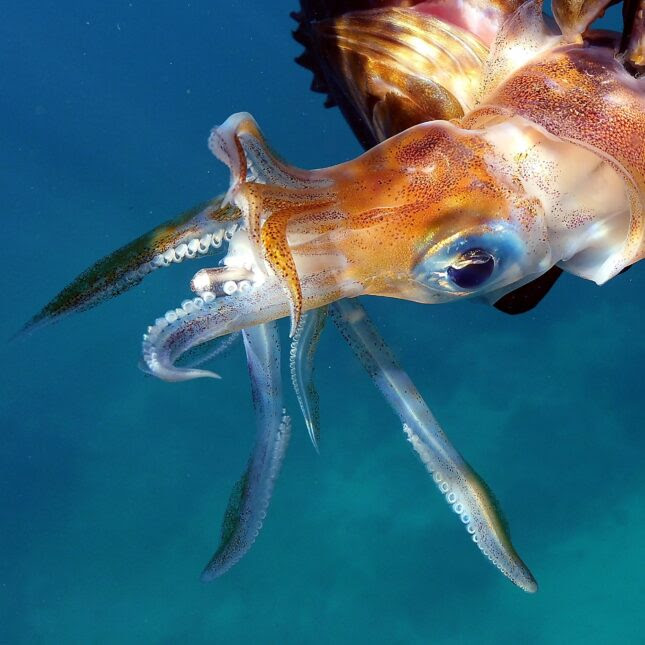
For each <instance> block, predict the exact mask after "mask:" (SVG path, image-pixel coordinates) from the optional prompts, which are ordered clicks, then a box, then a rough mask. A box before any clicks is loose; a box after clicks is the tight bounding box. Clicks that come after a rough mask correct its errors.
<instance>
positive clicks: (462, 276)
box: [447, 248, 495, 289]
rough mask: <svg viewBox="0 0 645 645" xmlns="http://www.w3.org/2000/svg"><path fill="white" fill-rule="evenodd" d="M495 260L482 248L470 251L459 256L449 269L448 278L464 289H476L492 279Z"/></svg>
mask: <svg viewBox="0 0 645 645" xmlns="http://www.w3.org/2000/svg"><path fill="white" fill-rule="evenodd" d="M494 269H495V258H494V257H493V255H491V254H490V253H489V252H488V251H486V250H484V249H480V248H474V249H469V250H468V251H464V252H463V253H460V254H459V257H458V259H457V261H456V262H454V263H453V264H451V265H450V266H449V267H448V269H447V274H448V277H449V278H450V280H451V281H452V282H454V283H455V284H456V285H457V286H458V287H461V288H462V289H475V288H477V287H480V286H481V285H482V284H484V283H485V282H486V281H487V280H488V278H490V277H491V275H492V274H493V271H494Z"/></svg>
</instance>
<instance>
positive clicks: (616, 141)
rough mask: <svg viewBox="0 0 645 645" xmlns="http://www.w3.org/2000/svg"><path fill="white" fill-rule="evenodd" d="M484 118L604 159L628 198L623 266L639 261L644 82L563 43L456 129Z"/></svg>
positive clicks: (643, 250)
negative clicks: (533, 126) (502, 119)
mask: <svg viewBox="0 0 645 645" xmlns="http://www.w3.org/2000/svg"><path fill="white" fill-rule="evenodd" d="M491 114H499V115H503V116H509V115H513V114H520V115H522V116H523V117H525V118H527V119H529V120H530V121H533V122H535V123H537V124H539V125H540V126H542V127H543V128H545V129H546V130H548V131H549V132H550V133H551V134H553V135H555V136H557V137H560V138H562V139H564V140H567V141H573V142H576V143H577V144H579V145H582V146H585V147H588V148H590V149H591V150H593V151H595V152H596V153H597V154H599V155H602V156H603V157H604V158H606V159H610V160H612V161H613V163H614V165H615V167H616V168H617V169H618V170H619V171H620V172H621V174H622V175H623V176H624V179H625V183H626V186H627V187H628V190H629V191H630V194H631V214H632V219H631V227H630V232H629V239H628V240H627V241H626V249H625V257H624V266H627V265H629V264H633V263H634V262H637V261H638V260H641V259H642V258H643V257H644V256H645V225H644V223H643V217H644V215H643V211H644V208H645V204H644V200H645V79H636V78H634V77H632V76H630V75H629V74H628V73H627V72H626V71H625V69H624V68H623V67H622V65H620V63H619V62H618V61H617V60H616V59H615V57H614V56H613V53H612V52H611V50H609V49H606V48H600V47H584V46H582V45H566V46H563V47H558V48H556V49H554V50H553V51H551V52H549V53H548V55H547V56H545V57H543V58H541V59H540V60H537V61H532V62H531V63H529V64H528V65H526V66H525V67H523V68H521V69H520V70H518V71H517V72H516V73H515V74H513V75H512V76H511V77H510V78H509V79H508V80H507V81H506V82H505V83H503V84H502V85H501V86H500V87H499V88H498V89H497V90H496V91H495V92H494V93H493V94H492V95H490V96H488V97H487V98H486V100H485V104H484V105H482V106H480V107H478V108H477V109H475V110H474V111H473V112H471V113H470V114H469V115H468V116H467V117H466V118H465V119H464V120H463V122H462V123H463V125H464V126H465V127H469V128H476V127H481V125H482V123H483V122H485V121H486V120H487V117H488V116H490V115H491ZM624 266H621V267H616V272H618V271H620V270H621V269H622V268H624Z"/></svg>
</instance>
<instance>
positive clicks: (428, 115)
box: [34, 0, 645, 591]
mask: <svg viewBox="0 0 645 645" xmlns="http://www.w3.org/2000/svg"><path fill="white" fill-rule="evenodd" d="M376 4H377V5H378V7H379V8H376V9H373V10H371V11H366V12H357V13H353V14H352V13H349V14H347V15H344V16H341V17H340V18H337V19H334V20H331V21H328V22H325V23H324V24H322V23H321V25H320V26H319V28H318V31H317V35H318V37H320V38H321V39H322V41H321V42H323V43H324V45H325V47H327V46H331V45H330V44H329V43H331V44H332V45H333V46H336V47H338V49H339V51H340V53H339V54H338V58H337V59H335V58H333V57H331V58H330V60H337V61H338V69H339V70H340V72H339V74H340V76H341V77H342V79H343V80H342V83H340V84H339V87H341V86H342V87H341V89H342V92H344V93H345V96H346V97H349V98H348V101H349V103H348V104H351V105H353V109H354V110H355V113H356V114H359V115H360V119H361V122H362V123H363V126H362V129H360V133H362V135H363V140H364V141H379V140H381V141H382V143H380V144H379V145H377V146H375V147H373V148H372V149H370V150H368V151H367V152H366V153H365V154H363V155H361V156H360V157H358V158H357V159H355V160H352V161H349V162H346V163H343V164H340V165H337V166H333V167H331V168H324V169H320V170H313V171H306V170H301V169H297V168H293V167H291V166H289V165H287V164H285V163H284V162H282V161H280V160H278V159H277V158H276V157H275V156H274V155H273V154H272V152H271V151H270V150H269V148H268V146H267V145H266V143H265V141H264V138H263V136H262V134H261V132H260V130H259V128H258V126H257V124H256V123H255V121H254V120H253V119H252V117H251V116H250V115H248V114H244V113H240V114H236V115H233V116H232V117H230V118H229V119H228V120H227V121H226V122H225V123H224V124H222V125H221V126H219V127H217V128H215V129H214V130H213V132H212V133H211V137H210V139H209V146H210V148H211V150H212V151H213V153H214V154H215V155H216V156H217V157H218V158H219V159H220V160H221V161H223V162H224V163H226V164H227V165H228V167H229V168H230V171H231V183H230V187H229V190H228V192H227V193H226V195H225V196H222V197H220V198H216V199H215V200H212V201H211V202H210V203H209V204H208V205H207V206H206V208H205V209H201V210H200V209H197V210H195V211H194V212H191V213H189V214H188V215H187V216H184V217H183V218H180V219H179V220H177V221H176V222H174V223H170V224H169V225H166V226H165V227H163V228H160V229H158V230H157V231H153V232H152V233H151V234H149V235H148V236H144V237H143V238H141V239H140V240H139V241H137V242H135V243H133V244H131V245H128V246H127V247H124V249H122V250H121V251H118V252H117V253H116V254H114V255H113V256H110V257H109V258H107V259H105V260H103V261H100V262H99V263H97V264H96V265H95V266H94V267H93V268H92V269H90V270H89V271H88V272H86V273H85V274H83V275H82V276H80V278H79V279H78V280H77V281H76V282H75V283H73V284H72V285H71V286H70V287H68V288H67V289H66V290H65V291H63V292H62V294H61V295H60V296H59V297H57V298H56V299H54V300H53V301H52V303H50V304H49V305H47V306H46V307H45V309H44V310H43V312H41V313H40V314H39V315H37V316H36V318H35V319H34V321H35V322H45V321H47V320H51V319H54V318H56V317H58V316H60V315H62V314H64V313H67V312H69V311H74V310H80V309H83V308H88V307H91V306H93V305H94V304H97V303H98V302H99V301H100V300H101V299H103V298H106V297H109V296H110V295H115V294H118V293H120V292H121V291H123V290H125V289H126V288H129V286H131V284H133V283H135V282H137V281H138V280H140V279H141V278H142V277H143V276H144V275H145V274H146V273H147V272H148V271H149V270H150V269H151V267H153V266H166V265H168V264H170V263H172V262H179V261H183V260H184V259H187V258H195V257H198V256H200V255H207V254H210V253H214V252H216V251H217V250H218V249H220V247H221V248H222V250H223V251H224V253H223V257H222V258H221V261H220V266H219V267H212V268H209V269H202V270H201V271H199V272H198V273H197V274H196V275H195V277H194V278H193V281H192V283H191V287H192V289H193V291H195V292H196V293H197V297H195V298H193V299H190V300H185V301H184V302H183V303H182V305H181V307H178V308H176V309H174V310H171V311H169V312H167V313H166V314H165V315H164V316H162V317H160V318H158V319H157V320H156V321H155V323H154V324H153V325H151V326H150V327H149V328H148V330H147V333H146V334H145V335H144V341H143V362H144V368H145V370H146V371H148V372H150V373H151V374H153V375H155V376H158V377H159V378H162V379H164V380H167V381H179V380H187V379H191V378H197V377H216V376H217V375H216V374H214V373H213V372H211V371H208V370H205V369H201V368H198V367H197V364H196V363H193V365H183V366H178V365H177V361H178V360H179V359H180V358H181V357H182V356H185V355H186V354H187V353H188V352H191V353H192V352H194V351H195V349H196V348H199V347H204V348H205V349H206V350H208V352H209V353H208V355H209V356H210V355H212V354H211V353H210V351H211V350H210V348H209V346H208V345H207V344H208V343H211V342H215V341H216V339H218V338H221V337H223V336H226V335H229V334H232V333H235V332H238V331H243V334H244V340H245V347H246V350H247V360H248V363H249V370H250V376H251V380H252V384H253V388H252V389H253V396H254V402H255V406H256V412H257V418H258V438H257V440H256V444H255V448H254V451H253V454H252V457H251V459H250V461H249V468H248V470H247V473H246V474H245V476H244V477H243V479H242V480H241V482H240V485H239V487H238V488H237V489H236V491H235V492H234V494H233V495H232V497H231V502H230V504H229V509H228V511H227V515H226V518H225V529H224V532H223V534H222V543H221V545H220V547H219V548H218V550H217V552H216V555H215V556H214V558H213V560H212V561H211V564H210V565H209V567H207V570H206V572H205V577H206V578H208V579H210V578H214V577H217V576H218V575H221V573H223V572H224V571H226V570H227V569H228V568H229V567H230V566H232V564H234V563H235V562H237V561H238V560H239V558H240V557H241V556H242V555H243V553H244V552H246V550H247V549H248V548H249V547H250V545H251V543H252V542H253V540H254V538H255V536H256V535H257V531H258V530H259V528H260V526H261V522H262V519H263V517H264V514H265V513H266V509H267V506H268V502H269V497H270V494H271V491H272V488H273V484H274V481H275V477H276V476H277V473H278V471H279V468H280V465H281V462H282V458H283V456H284V451H285V449H286V444H287V441H288V436H289V429H290V421H289V418H288V417H287V416H286V415H285V413H284V412H283V410H282V395H281V383H280V372H279V351H280V350H279V339H278V336H277V332H276V328H275V323H274V321H275V320H276V319H278V318H281V317H285V316H290V317H291V323H292V324H291V334H292V337H293V343H292V348H291V361H290V368H291V375H292V380H293V383H294V387H295V390H296V394H297V396H298V399H299V402H300V405H301V408H302V411H303V415H304V418H305V425H306V427H307V430H308V432H309V434H310V436H311V438H312V441H313V442H314V445H316V446H317V443H318V440H319V431H320V429H319V419H318V400H317V395H316V393H315V388H314V386H313V354H314V351H315V347H316V345H317V342H318V339H319V337H320V333H321V332H322V328H323V325H324V322H325V319H326V316H327V311H328V310H329V311H330V312H331V318H332V319H333V320H334V323H335V324H336V325H337V327H338V328H339V330H340V331H341V333H342V335H343V336H344V338H345V339H346V340H347V342H348V343H349V344H350V345H351V347H352V349H353V350H354V352H355V354H356V356H357V357H358V359H359V360H360V361H361V363H362V364H363V366H364V367H365V368H366V370H367V371H368V373H369V374H370V376H371V377H372V378H373V380H374V382H375V384H376V386H377V387H378V388H379V390H380V391H381V392H382V394H383V395H384V396H385V398H386V399H387V401H388V402H389V403H390V405H391V407H392V409H393V410H394V411H395V413H396V414H397V415H398V416H399V418H400V420H401V423H402V424H403V428H404V431H405V433H406V435H407V437H408V439H409V441H410V443H411V444H412V446H413V447H414V449H415V451H416V452H417V453H418V455H419V456H420V457H421V459H422V461H423V462H424V464H425V465H426V466H427V468H428V470H429V471H430V472H431V473H432V475H433V479H434V481H435V483H436V484H437V485H438V486H439V488H440V490H441V492H442V493H443V494H444V495H445V497H446V499H447V500H448V502H449V503H450V504H451V506H452V508H453V510H455V512H457V514H458V515H459V517H460V518H461V520H462V522H463V523H464V525H465V527H466V529H467V531H468V532H469V533H470V534H471V535H472V536H473V540H474V541H475V542H476V543H477V544H478V546H479V548H480V549H481V550H482V552H483V553H484V554H485V555H486V556H487V557H488V558H489V559H490V560H491V561H492V562H493V563H494V564H495V565H496V566H497V567H498V568H499V569H500V570H501V571H502V572H503V573H504V574H505V575H506V576H508V577H509V578H510V579H511V580H512V581H513V582H514V583H515V584H517V585H518V586H519V587H521V588H522V589H524V590H526V591H535V590H536V588H537V585H536V582H535V580H534V578H533V576H532V575H531V573H530V572H529V570H528V568H527V567H526V565H525V564H524V563H523V562H522V560H521V559H520V557H519V555H518V554H517V552H516V551H515V549H514V547H513V545H512V543H511V541H510V538H509V536H508V533H507V531H506V528H505V524H504V522H503V520H502V519H501V516H500V514H499V512H498V510H497V508H496V506H495V504H494V502H493V499H492V497H491V496H490V494H489V492H488V490H487V488H486V486H485V485H484V484H483V482H482V481H481V479H480V478H479V477H478V476H477V474H476V473H475V472H474V471H473V470H472V468H471V467H470V466H468V464H467V463H466V462H465V460H464V459H463V458H462V457H461V455H460V454H459V453H458V452H457V451H456V449H455V448H454V447H453V446H452V445H451V444H450V442H449V440H448V438H447V437H446V435H445V434H444V433H443V431H442V429H441V427H440V426H439V424H438V423H437V421H436V420H435V419H434V417H433V415H432V414H431V412H430V410H429V409H428V408H427V406H426V405H425V403H424V402H423V399H422V398H421V395H420V394H419V393H418V391H417V389H416V388H415V387H414V385H413V384H412V382H411V381H410V379H409V378H408V377H407V375H406V374H405V372H404V371H403V369H402V368H401V366H400V365H399V364H398V362H397V361H396V358H395V357H394V356H393V355H392V353H391V351H390V350H389V349H388V348H387V346H386V344H385V342H384V341H383V339H382V338H381V337H380V335H379V334H378V331H377V330H376V329H375V328H374V326H373V325H372V324H371V323H370V322H369V320H368V319H367V318H366V314H365V312H364V311H363V310H362V308H361V306H360V304H358V302H357V301H356V300H348V299H350V298H355V297H356V296H360V295H372V296H382V297H393V298H402V299H407V300H413V301H416V302H421V303H442V302H448V301H451V300H455V299H458V298H472V299H479V300H485V301H487V302H490V303H494V302H497V301H498V300H499V299H500V298H502V297H503V296H504V295H505V294H508V293H511V292H514V291H515V290H517V289H518V288H519V287H522V286H523V285H525V284H527V283H529V282H532V281H533V280H535V279H536V278H538V277H539V276H541V275H544V274H545V273H547V272H548V271H550V270H551V269H552V268H553V267H556V266H557V267H559V268H560V269H563V270H565V271H568V272H570V273H573V274H575V275H578V276H580V277H584V278H587V279H591V280H594V281H595V282H597V283H598V284H603V283H604V282H606V281H607V280H609V279H611V278H612V277H613V276H615V275H616V274H618V273H619V272H621V271H622V270H624V269H625V268H626V267H628V266H629V265H631V264H633V263H635V262H638V261H639V260H640V259H642V258H643V257H644V255H645V222H644V215H643V209H644V202H645V143H644V142H645V80H644V79H642V78H641V79H638V78H636V77H635V76H633V75H632V74H630V69H631V68H630V65H631V66H633V65H634V64H635V62H634V61H636V60H637V51H638V48H637V47H636V46H635V45H633V41H634V38H635V36H638V35H639V34H641V33H642V30H641V27H642V25H640V23H639V20H641V19H642V15H641V14H637V15H636V17H635V19H634V28H633V29H632V31H631V32H630V34H631V35H630V38H628V39H627V42H628V46H627V47H626V48H625V49H624V50H622V54H621V60H622V62H624V63H625V65H624V66H623V64H622V62H621V60H619V59H618V58H617V57H616V55H615V54H616V52H617V51H618V45H617V42H618V41H617V40H616V39H613V37H610V36H606V35H603V36H602V38H599V37H597V35H594V34H593V32H591V33H590V34H587V33H586V31H587V29H588V26H589V22H590V20H591V19H593V17H595V15H596V14H597V13H598V12H599V11H601V10H602V8H603V7H604V5H600V4H597V3H596V4H593V3H587V2H583V3H575V2H571V1H568V2H559V3H555V4H554V11H555V14H556V18H557V19H558V23H559V24H560V26H561V27H562V31H561V32H560V31H558V30H557V29H556V28H555V27H554V26H552V25H551V24H550V23H547V22H545V20H544V18H543V16H542V13H541V6H540V5H539V4H536V3H533V2H529V3H526V4H524V5H521V6H519V7H517V5H515V4H512V3H509V4H505V3H499V4H487V5H483V4H481V3H478V2H476V1H474V0H472V1H470V2H468V1H466V0H440V1H437V2H412V3H398V2H396V3H381V2H379V3H376ZM385 4H394V5H396V8H391V7H383V5H385ZM401 4H406V5H407V4H412V5H414V6H412V7H407V8H405V7H402V6H400V5H401ZM478 16H479V22H478V21H477V19H476V18H477V17H478ZM388 29H390V30H391V33H388V31H387V30H388ZM357 33H360V34H362V35H361V37H360V38H359V37H357ZM393 34H394V35H395V36H396V37H395V38H394V37H393V36H392V35H393ZM424 34H426V37H427V38H428V43H427V47H424V46H422V44H421V45H420V44H419V43H420V42H422V38H423V35H424ZM329 39H331V40H329ZM420 39H421V41H420ZM612 39H613V40H612ZM624 40H625V39H624ZM388 43H389V45H388ZM608 43H609V44H608ZM612 43H616V46H615V48H614V45H613V44H612ZM630 43H631V44H630ZM432 47H434V48H435V49H432ZM430 51H433V52H435V53H434V54H433V55H432V56H431V55H427V54H428V52H430ZM437 52H439V53H437ZM439 54H441V55H444V54H445V56H446V59H445V60H446V61H449V60H451V56H452V63H450V65H448V64H447V63H446V64H442V65H439V64H437V63H436V61H437V56H439ZM446 65H448V68H449V70H448V73H446ZM437 117H442V118H446V119H450V120H432V119H436V118H437ZM422 121H423V122H422ZM407 126H412V127H409V128H408V127H407ZM406 128H407V129H406ZM355 129H356V128H355ZM360 133H359V136H361V134H360ZM366 145H367V144H366ZM482 257H483V258H484V259H483V260H482ZM473 258H474V259H473ZM477 263H485V264H486V267H487V270H486V273H485V274H482V275H483V278H482V279H478V280H477V281H475V282H474V283H471V282H468V283H467V284H466V283H463V284H460V283H459V282H458V281H456V279H455V275H456V274H457V273H458V272H459V271H463V270H464V269H473V267H472V265H474V264H477ZM474 269H477V267H474ZM475 275H477V272H476V271H475ZM126 276H130V278H129V281H128V279H126V278H125V277H126ZM217 351H219V349H218V350H215V353H217ZM201 362H203V360H202V361H200V363H201Z"/></svg>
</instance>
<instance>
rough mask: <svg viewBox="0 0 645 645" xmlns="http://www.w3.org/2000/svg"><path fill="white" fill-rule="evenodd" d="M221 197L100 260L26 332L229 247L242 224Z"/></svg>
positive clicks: (58, 295)
mask: <svg viewBox="0 0 645 645" xmlns="http://www.w3.org/2000/svg"><path fill="white" fill-rule="evenodd" d="M223 200H224V197H223V196H219V197H215V198H214V199H212V200H210V201H209V202H207V203H206V204H201V205H200V206H196V207H195V208H192V209H190V210H189V211H187V212H185V213H183V214H182V215H180V216H179V217H177V218H175V219H173V220H170V221H168V222H166V223H165V224H162V225H161V226H157V227H156V228H154V229H153V230H152V231H149V232H148V233H146V234H144V235H142V236H141V237H139V238H137V239H136V240H134V241H133V242H130V243H129V244H126V245H125V246H123V247H121V248H120V249H118V250H117V251H114V253H111V254H110V255H108V256H106V257H104V258H102V259H101V260H99V261H98V262H96V263H95V264H94V265H92V266H91V267H90V268H89V269H87V270H86V271H84V272H83V273H81V274H80V275H79V276H78V277H77V278H76V279H75V280H74V281H73V282H72V283H71V284H69V285H68V286H67V287H65V288H64V289H63V290H62V291H61V292H60V293H58V294H57V295H56V296H55V297H54V298H53V299H52V300H51V301H50V302H49V303H48V304H46V305H45V306H44V307H43V309H42V310H41V311H40V312H39V313H37V314H36V315H35V316H34V317H33V318H32V319H31V320H30V321H29V322H28V323H27V324H26V325H25V326H24V328H23V330H22V331H23V332H27V331H31V330H33V329H34V328H36V327H38V326H41V325H44V324H48V323H50V322H53V321H55V320H57V319H58V318H60V317H61V316H63V315H65V314H69V313H73V312H79V311H85V310H87V309H91V308H92V307H95V306H96V305H98V304H100V303H101V302H103V301H104V300H107V299H109V298H112V297H114V296H118V295H120V294H122V293H125V292H126V291H128V290H129V289H131V288H132V287H134V286H135V285H137V284H139V283H140V282H141V281H142V280H143V279H144V278H145V277H146V276H147V275H149V274H150V273H152V272H153V271H155V270H156V269H159V268H161V267H167V266H170V265H171V264H175V263H179V262H182V261H184V260H188V259H193V258H199V257H203V256H205V255H208V254H210V253H214V252H217V250H218V249H220V248H221V247H222V246H225V245H226V244H227V243H228V241H229V240H230V239H231V236H232V235H233V233H234V232H235V230H236V229H237V228H238V227H239V224H240V218H241V215H240V211H239V210H238V209H237V208H236V207H235V206H232V205H230V204H229V205H226V204H224V201H223Z"/></svg>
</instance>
